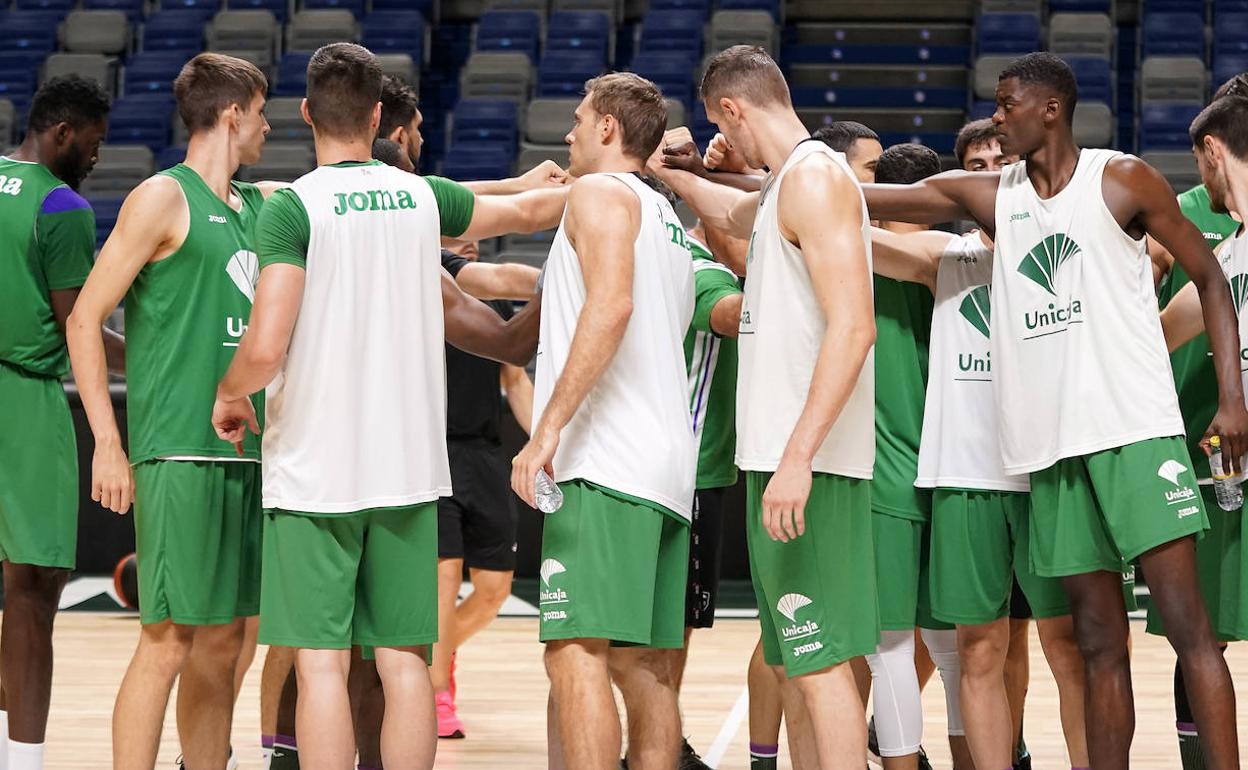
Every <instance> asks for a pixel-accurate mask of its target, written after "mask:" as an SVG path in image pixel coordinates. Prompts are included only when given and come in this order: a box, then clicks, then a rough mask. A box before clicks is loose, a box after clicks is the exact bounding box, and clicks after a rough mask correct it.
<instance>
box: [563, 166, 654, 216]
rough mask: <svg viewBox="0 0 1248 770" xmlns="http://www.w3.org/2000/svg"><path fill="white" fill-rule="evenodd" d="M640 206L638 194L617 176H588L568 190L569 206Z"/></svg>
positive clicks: (577, 181)
mask: <svg viewBox="0 0 1248 770" xmlns="http://www.w3.org/2000/svg"><path fill="white" fill-rule="evenodd" d="M639 205H640V198H638V197H637V192H636V191H635V190H633V188H632V187H630V186H629V185H628V183H627V182H625V181H623V180H622V179H620V178H619V177H617V176H616V175H615V174H586V175H585V176H582V177H579V178H578V179H577V180H576V181H574V182H573V183H572V187H571V189H569V190H568V206H570V207H578V208H579V207H581V206H594V207H596V208H597V207H617V206H628V207H630V208H636V207H638V206H639Z"/></svg>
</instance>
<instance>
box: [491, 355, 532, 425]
mask: <svg viewBox="0 0 1248 770" xmlns="http://www.w3.org/2000/svg"><path fill="white" fill-rule="evenodd" d="M498 379H499V385H501V386H502V388H503V393H505V394H507V406H509V407H510V408H511V414H512V416H513V417H515V418H516V423H517V424H519V425H520V427H521V428H523V429H524V432H525V433H526V434H527V433H528V432H529V431H530V430H532V429H533V380H531V379H529V373H528V372H526V371H525V370H524V369H523V368H522V367H519V366H511V365H510V364H504V365H503V367H502V369H501V370H499V373H498Z"/></svg>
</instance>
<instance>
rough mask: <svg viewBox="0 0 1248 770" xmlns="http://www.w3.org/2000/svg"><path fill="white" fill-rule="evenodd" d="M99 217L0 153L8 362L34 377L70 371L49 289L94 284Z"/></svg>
mask: <svg viewBox="0 0 1248 770" xmlns="http://www.w3.org/2000/svg"><path fill="white" fill-rule="evenodd" d="M94 254H95V213H94V212H92V211H91V206H90V205H89V204H88V203H87V202H86V200H84V199H83V197H82V196H81V195H79V194H78V193H76V192H74V191H73V190H71V189H69V187H68V186H67V185H66V184H65V183H64V182H62V181H61V180H60V179H58V178H56V177H55V176H53V175H52V172H51V171H49V170H48V168H47V167H46V166H43V165H41V164H39V163H29V162H26V161H19V160H13V159H11V158H6V157H3V156H0V363H4V364H8V365H10V366H15V367H19V368H21V369H23V370H25V371H26V372H28V373H30V374H35V375H41V376H46V377H63V376H64V375H65V374H67V373H68V372H69V353H68V351H67V350H66V348H65V335H64V334H63V333H62V332H61V329H60V327H59V326H57V323H56V318H55V316H54V315H53V314H52V302H51V297H50V295H49V292H53V291H59V290H61V289H76V288H78V287H80V286H82V284H83V283H85V282H86V280H87V274H88V273H90V272H91V263H92V258H93V256H94Z"/></svg>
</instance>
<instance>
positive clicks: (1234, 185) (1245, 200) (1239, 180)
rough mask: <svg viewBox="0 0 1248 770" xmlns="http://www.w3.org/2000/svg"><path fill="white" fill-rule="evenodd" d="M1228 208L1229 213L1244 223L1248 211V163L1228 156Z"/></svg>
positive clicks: (1228, 154)
mask: <svg viewBox="0 0 1248 770" xmlns="http://www.w3.org/2000/svg"><path fill="white" fill-rule="evenodd" d="M1226 208H1227V209H1228V211H1229V213H1230V214H1231V215H1232V216H1233V217H1235V219H1238V220H1239V221H1241V222H1242V221H1244V213H1245V211H1246V210H1248V163H1245V162H1243V161H1240V160H1237V159H1236V158H1234V157H1233V156H1231V154H1230V153H1227V154H1226Z"/></svg>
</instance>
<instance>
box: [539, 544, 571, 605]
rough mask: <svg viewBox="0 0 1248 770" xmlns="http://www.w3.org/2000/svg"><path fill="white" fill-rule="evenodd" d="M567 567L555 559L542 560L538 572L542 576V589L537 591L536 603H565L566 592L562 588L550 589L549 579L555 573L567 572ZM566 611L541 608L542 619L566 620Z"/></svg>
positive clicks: (566, 598)
mask: <svg viewBox="0 0 1248 770" xmlns="http://www.w3.org/2000/svg"><path fill="white" fill-rule="evenodd" d="M567 571H568V568H567V567H565V566H563V564H561V563H560V562H558V561H557V560H555V559H547V560H545V561H543V562H542V566H541V569H539V570H538V574H539V575H541V576H542V586H543V587H542V589H541V590H540V591H539V592H538V600H537V601H538V604H539V605H540V606H545V605H548V604H567V603H568V593H567V592H566V591H564V590H563V589H562V588H556V589H553V590H552V589H551V587H550V581H551V579H552V578H554V576H555V575H558V574H561V573H563V572H567ZM567 617H568V614H567V612H565V611H564V610H543V611H542V619H543V620H566V619H567Z"/></svg>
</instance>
